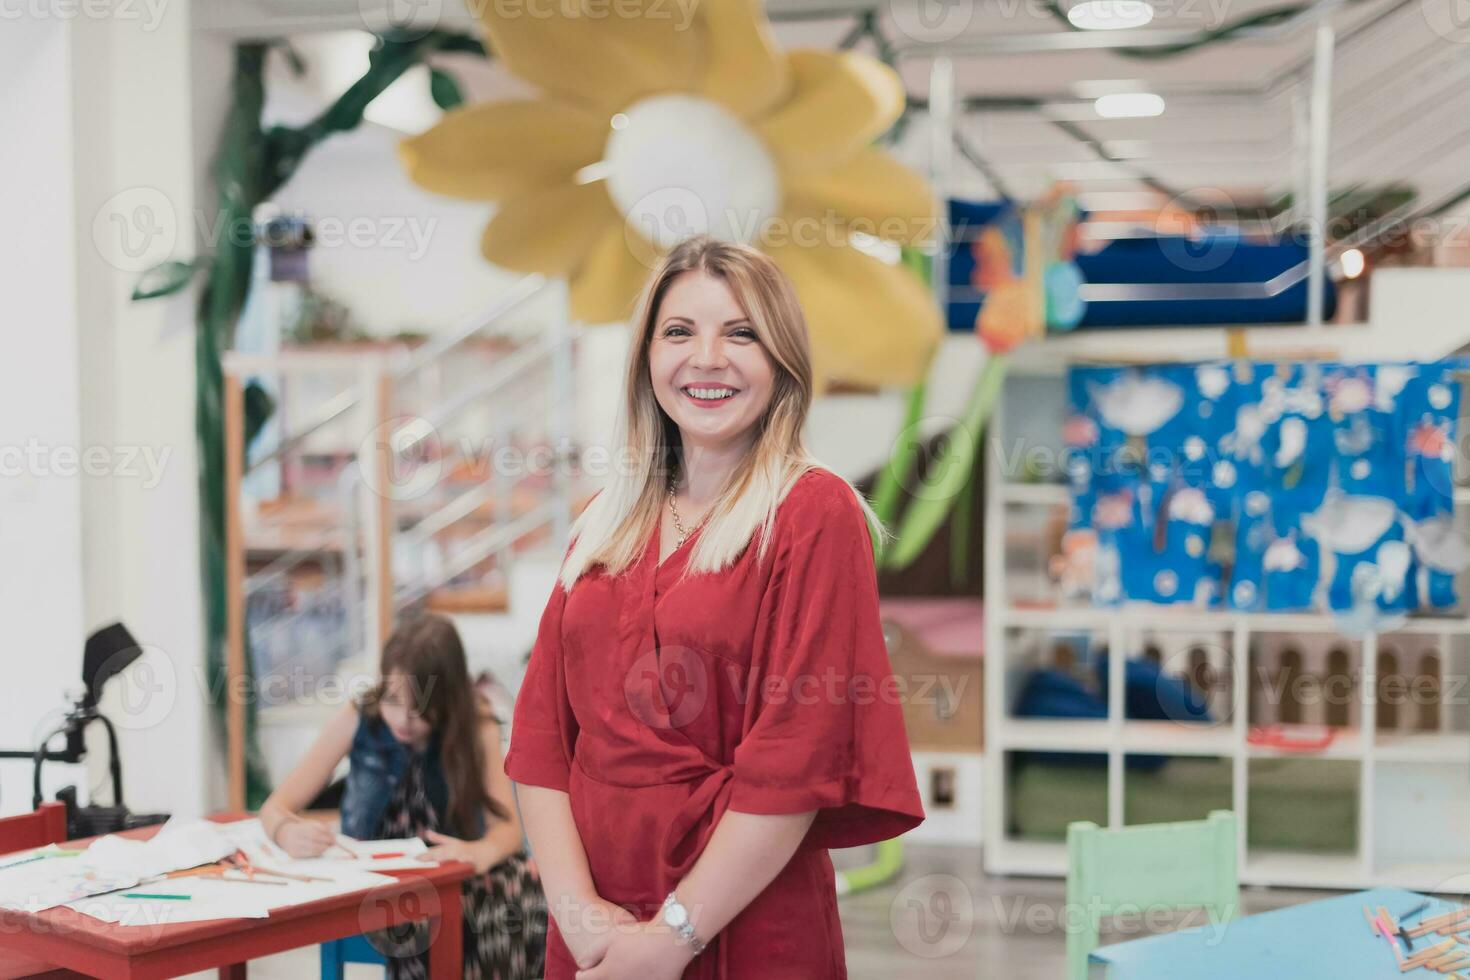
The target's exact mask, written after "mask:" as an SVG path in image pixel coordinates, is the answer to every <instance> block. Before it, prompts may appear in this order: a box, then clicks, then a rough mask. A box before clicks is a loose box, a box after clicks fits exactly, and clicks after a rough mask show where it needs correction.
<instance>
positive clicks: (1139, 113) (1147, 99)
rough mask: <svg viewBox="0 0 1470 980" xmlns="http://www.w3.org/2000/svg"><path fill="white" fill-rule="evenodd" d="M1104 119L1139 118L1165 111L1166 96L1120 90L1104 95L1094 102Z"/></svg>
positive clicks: (1095, 108)
mask: <svg viewBox="0 0 1470 980" xmlns="http://www.w3.org/2000/svg"><path fill="white" fill-rule="evenodd" d="M1092 108H1093V109H1094V110H1095V111H1096V112H1097V114H1098V115H1099V116H1102V117H1103V118H1104V119H1138V118H1142V117H1144V116H1158V115H1162V114H1163V112H1164V97H1163V96H1161V95H1155V94H1154V93H1152V92H1118V93H1115V94H1113V95H1104V96H1101V97H1100V98H1098V100H1097V101H1096V102H1094V103H1093V104H1092Z"/></svg>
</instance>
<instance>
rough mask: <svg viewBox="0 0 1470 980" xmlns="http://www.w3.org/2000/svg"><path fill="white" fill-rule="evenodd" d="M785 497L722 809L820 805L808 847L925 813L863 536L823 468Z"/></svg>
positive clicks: (847, 494)
mask: <svg viewBox="0 0 1470 980" xmlns="http://www.w3.org/2000/svg"><path fill="white" fill-rule="evenodd" d="M799 488H800V483H798V487H797V488H793V490H792V491H791V493H792V494H796V493H797V492H798V489H799ZM791 503H793V504H795V505H796V506H795V507H794V508H793V511H794V512H792V513H789V514H781V515H779V516H778V521H779V520H780V519H781V517H786V518H788V520H789V523H788V526H787V528H786V533H779V532H778V544H777V548H776V550H775V554H774V566H773V568H772V574H771V578H770V579H769V584H768V585H767V591H766V595H765V597H764V598H763V600H762V602H761V606H760V609H761V612H760V621H759V622H758V623H757V629H756V640H755V647H754V650H753V654H752V662H751V671H752V676H751V677H750V678H749V679H748V687H747V690H748V691H749V692H750V700H749V701H748V703H747V712H746V721H745V726H744V736H743V738H742V739H741V742H740V744H739V746H738V747H737V748H736V750H735V765H734V779H733V788H732V791H731V797H730V809H732V810H738V811H740V812H742V813H765V814H775V813H804V812H807V811H809V810H817V811H818V813H817V816H816V819H815V821H814V822H813V824H812V829H811V831H810V834H809V839H810V840H811V841H812V842H813V843H814V844H816V845H817V846H824V847H856V846H858V845H861V844H871V843H875V842H877V841H880V840H886V839H888V838H890V837H896V836H898V835H899V834H902V833H904V832H905V831H907V830H911V829H912V828H914V827H916V826H918V825H919V823H921V822H922V821H923V819H924V810H923V805H922V803H921V802H920V799H919V793H918V788H917V786H916V784H915V780H914V767H913V758H912V756H911V755H910V753H909V745H908V737H907V735H906V733H905V731H904V723H903V712H902V707H901V699H900V697H899V691H898V688H897V685H896V682H895V681H894V678H893V670H892V667H891V666H890V664H889V661H888V649H887V645H886V644H885V643H884V640H883V629H882V624H881V620H880V617H879V612H878V584H877V573H876V570H875V568H874V563H873V545H872V538H871V536H870V534H869V531H868V524H867V520H866V518H865V516H864V514H863V511H862V508H861V507H860V506H859V504H858V502H857V500H856V499H855V498H854V496H853V493H852V490H851V488H850V487H848V485H847V484H846V482H845V481H842V480H841V479H840V478H836V477H833V476H831V475H826V476H825V478H823V479H822V480H821V481H820V482H819V485H818V486H816V487H814V488H809V490H808V492H807V493H806V494H805V495H804V496H803V499H802V500H800V501H799V502H798V501H791ZM784 509H785V505H784V504H783V510H784Z"/></svg>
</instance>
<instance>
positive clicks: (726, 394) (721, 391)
mask: <svg viewBox="0 0 1470 980" xmlns="http://www.w3.org/2000/svg"><path fill="white" fill-rule="evenodd" d="M679 390H680V391H681V392H683V393H684V394H686V395H688V396H689V397H690V398H693V399H694V400H695V401H697V402H705V403H707V404H717V403H719V402H724V401H729V400H730V399H731V398H734V397H735V396H736V395H738V394H740V389H738V388H731V387H729V386H728V385H684V386H683V387H682V388H680V389H679Z"/></svg>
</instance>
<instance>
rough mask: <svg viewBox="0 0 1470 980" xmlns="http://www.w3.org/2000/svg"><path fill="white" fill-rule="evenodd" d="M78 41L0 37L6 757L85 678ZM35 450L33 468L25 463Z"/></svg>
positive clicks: (35, 30)
mask: <svg viewBox="0 0 1470 980" xmlns="http://www.w3.org/2000/svg"><path fill="white" fill-rule="evenodd" d="M69 34H70V32H69V31H68V29H67V28H66V26H65V24H64V23H62V22H59V21H50V22H27V21H7V22H6V25H5V29H4V30H3V31H0V92H4V93H5V97H4V98H0V132H4V133H8V134H11V135H10V136H9V137H8V138H7V139H6V144H7V145H6V149H5V152H4V153H3V154H0V213H4V214H5V215H6V218H7V220H6V223H7V225H8V232H7V234H5V235H0V281H3V283H4V294H3V295H4V301H3V306H0V310H3V320H0V322H3V324H4V327H3V329H4V341H5V343H6V348H7V349H6V352H5V356H4V357H0V460H3V475H0V556H3V560H0V622H3V623H5V624H6V631H7V633H8V639H7V642H6V646H5V651H4V653H3V654H0V657H3V661H4V667H5V682H4V683H0V747H4V748H7V749H10V748H14V749H25V748H31V747H32V745H33V740H34V739H35V738H36V732H37V729H38V728H39V727H40V726H41V725H42V724H43V723H44V721H46V720H48V719H46V718H44V717H43V716H44V715H45V714H46V711H47V709H48V708H50V707H52V706H60V705H61V698H62V693H63V691H64V689H65V688H67V687H75V686H76V685H77V681H78V678H79V677H80V673H81V644H82V636H83V621H82V620H83V616H82V572H81V566H82V563H81V555H82V537H81V514H82V500H81V486H80V484H79V482H78V481H77V480H75V479H72V478H67V477H63V476H57V475H54V473H53V472H51V471H52V470H53V469H54V464H55V463H56V462H57V458H56V454H57V452H58V451H60V452H61V453H62V454H63V457H62V459H61V462H62V463H65V462H66V459H65V454H67V453H69V452H74V451H75V450H76V448H77V446H78V444H79V442H80V440H81V418H80V415H81V412H80V406H79V382H80V379H79V377H78V373H77V348H78V335H79V332H80V330H79V323H78V320H79V313H78V309H77V302H76V298H77V290H76V274H75V267H74V264H73V263H72V261H71V258H70V257H71V255H72V254H73V252H74V250H75V247H76V244H75V235H74V229H75V228H76V226H77V221H76V210H75V207H74V204H73V201H72V195H71V187H70V181H71V170H72V151H73V142H72V134H71V127H70V114H69V113H68V112H67V111H66V109H67V105H66V103H67V99H68V93H69V92H70V90H71V84H70V82H71V72H72V50H71V45H70V36H69ZM29 447H34V448H35V449H36V450H37V452H36V455H35V461H34V463H32V462H27V461H24V459H23V457H22V455H21V454H23V453H25V452H26V451H27V449H28V448H29ZM28 776H29V766H27V765H25V764H21V763H15V764H5V765H4V766H3V767H0V813H3V814H9V813H15V812H20V811H25V810H29V809H30V801H31V793H30V786H29V781H28Z"/></svg>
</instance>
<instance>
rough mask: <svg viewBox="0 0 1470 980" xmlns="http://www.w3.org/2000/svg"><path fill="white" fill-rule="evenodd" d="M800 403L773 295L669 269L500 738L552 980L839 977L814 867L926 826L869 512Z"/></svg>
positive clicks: (706, 243) (824, 878) (758, 275)
mask: <svg viewBox="0 0 1470 980" xmlns="http://www.w3.org/2000/svg"><path fill="white" fill-rule="evenodd" d="M811 398H812V369H811V358H810V354H809V348H808V340H807V333H806V325H805V321H804V320H803V317H802V313H801V309H800V307H799V306H798V304H797V302H796V298H795V295H794V293H793V291H792V287H791V284H790V282H789V281H788V280H787V279H786V278H785V276H783V275H782V273H781V272H780V271H779V270H778V269H777V268H776V266H775V265H774V264H773V263H772V262H771V261H770V260H769V259H767V258H766V257H765V256H763V255H761V254H760V253H759V252H757V251H754V250H752V249H748V248H744V247H741V246H738V245H728V244H723V243H720V242H716V241H714V240H711V239H708V238H696V239H691V240H689V241H687V242H685V243H683V244H681V245H679V246H678V247H676V248H675V249H674V250H673V251H672V252H671V253H670V254H669V255H668V256H667V257H666V258H665V259H664V261H663V262H662V263H661V265H660V266H659V268H658V269H656V270H655V272H654V274H653V276H652V277H651V278H650V280H649V282H648V285H647V286H646V287H645V288H644V291H643V294H642V297H641V298H640V301H639V304H638V312H637V315H636V317H635V319H634V335H633V342H632V345H631V353H630V357H629V362H628V370H627V389H626V401H625V406H624V417H623V419H622V422H623V425H624V428H625V430H626V447H627V449H628V450H629V451H628V452H627V453H626V454H625V457H624V462H625V464H626V465H625V466H624V467H623V469H622V470H621V471H619V472H617V473H615V474H614V475H613V476H612V477H611V478H610V480H609V481H608V484H607V485H606V486H605V487H604V488H603V489H602V491H601V492H599V493H598V495H597V496H596V497H595V498H594V499H593V500H592V502H591V503H589V504H588V506H587V508H586V510H584V511H583V512H582V514H581V515H580V516H579V517H578V519H577V521H576V523H575V524H574V525H573V527H572V545H571V547H570V548H569V550H568V552H567V555H566V558H565V560H564V562H563V565H562V569H561V572H560V577H559V579H558V581H557V583H556V586H555V588H554V589H553V591H552V594H551V599H550V601H549V602H548V603H547V606H546V611H545V613H544V614H543V615H542V619H541V625H540V629H539V632H538V635H537V639H536V645H535V648H534V650H533V652H532V656H531V663H530V667H529V669H528V671H527V674H526V678H525V682H524V684H523V685H522V688H521V692H520V696H519V698H518V700H517V704H516V710H515V716H514V719H513V722H512V726H511V747H510V750H509V753H508V754H507V756H506V771H507V773H509V775H510V777H511V779H512V780H514V781H515V783H516V784H517V797H518V800H519V803H520V808H521V813H522V817H523V820H524V823H525V825H526V828H527V832H528V834H529V835H530V839H531V845H532V849H533V851H534V853H535V856H536V860H537V864H538V866H539V868H540V870H541V874H542V880H543V884H544V886H545V888H546V895H547V901H548V906H549V908H550V911H551V914H552V917H553V920H554V921H553V924H552V928H551V930H550V934H549V936H548V939H547V958H546V977H547V980H570V978H573V977H576V978H577V980H674V978H679V977H685V978H695V977H698V978H709V980H716V978H718V980H733V978H754V977H760V978H762V980H781V978H791V980H798V978H799V980H826V978H839V977H845V976H846V975H847V971H846V965H845V957H844V953H843V945H842V929H841V926H840V924H839V922H838V917H837V897H836V889H835V879H834V875H833V869H832V862H831V860H830V858H829V857H828V856H827V849H828V848H830V847H851V846H856V845H859V844H867V843H872V842H875V841H880V840H884V839H886V838H889V837H893V836H896V835H898V834H901V833H903V832H904V831H906V830H909V829H911V828H913V827H914V826H916V825H918V823H919V822H920V821H921V820H923V816H924V815H923V809H922V807H921V804H920V802H919V796H918V791H917V789H916V786H915V782H914V772H913V765H912V761H911V759H910V756H909V749H908V742H907V739H906V738H905V735H904V728H903V719H902V714H901V710H900V706H899V704H898V700H897V697H896V686H895V685H894V683H893V681H892V674H891V670H890V668H889V664H888V657H887V652H886V649H885V647H884V643H883V637H882V632H881V629H880V625H879V618H878V593H877V584H876V578H875V572H874V565H873V551H872V539H871V537H870V530H869V519H870V518H871V517H872V512H871V510H869V509H868V508H867V505H866V503H864V502H863V501H862V499H861V498H860V497H859V495H858V494H857V493H856V491H855V490H854V489H853V488H852V486H851V485H850V484H848V483H847V481H845V480H843V479H842V478H841V477H839V476H837V475H835V474H833V473H832V472H830V471H829V470H826V469H824V468H822V467H821V466H820V465H819V464H818V463H817V462H816V461H815V460H813V459H812V458H811V457H810V456H808V455H807V453H806V450H805V449H804V448H803V445H802V435H801V433H802V426H803V424H804V423H805V421H806V415H807V410H808V408H809V407H810V405H811Z"/></svg>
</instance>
